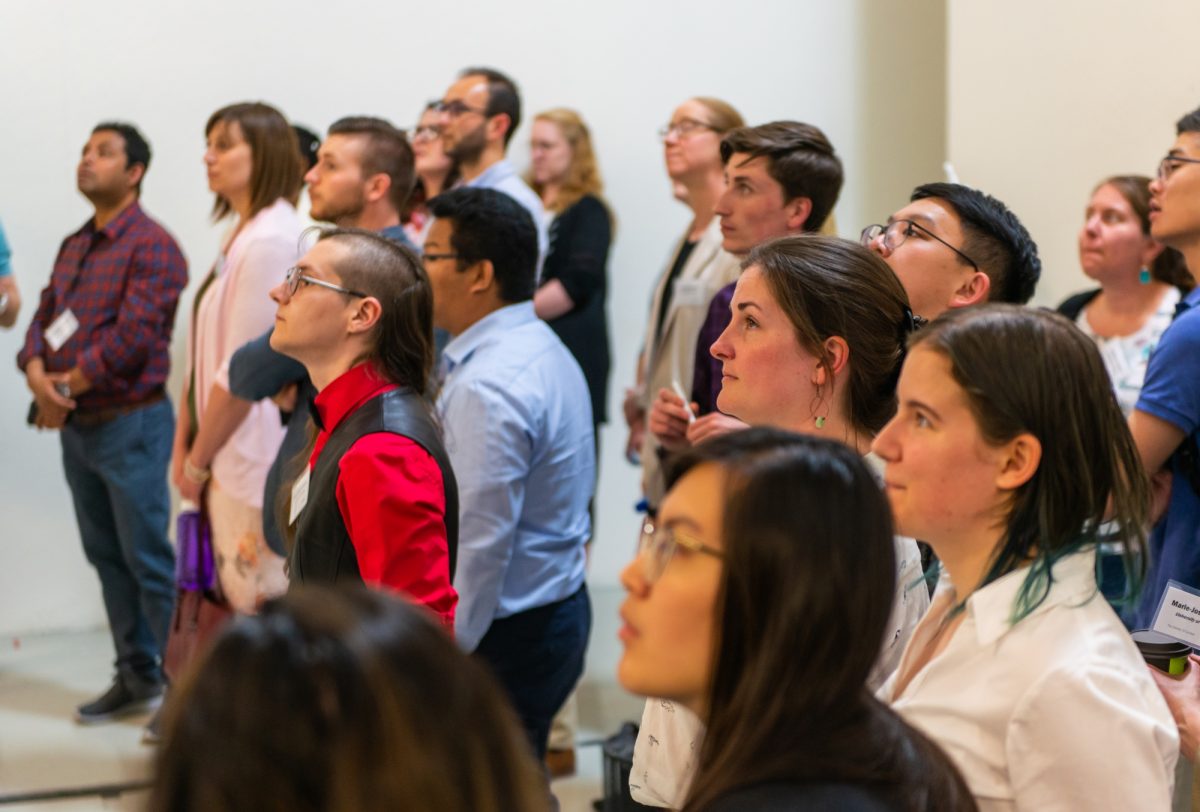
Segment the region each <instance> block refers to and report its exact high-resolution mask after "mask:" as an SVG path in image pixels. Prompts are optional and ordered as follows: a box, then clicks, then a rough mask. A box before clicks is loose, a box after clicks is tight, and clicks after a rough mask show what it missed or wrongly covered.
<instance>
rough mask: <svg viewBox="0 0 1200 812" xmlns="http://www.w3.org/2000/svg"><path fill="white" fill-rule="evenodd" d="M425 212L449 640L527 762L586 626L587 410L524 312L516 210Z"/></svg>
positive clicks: (526, 251)
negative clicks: (484, 679) (446, 515)
mask: <svg viewBox="0 0 1200 812" xmlns="http://www.w3.org/2000/svg"><path fill="white" fill-rule="evenodd" d="M430 208H431V210H432V212H433V215H434V216H435V217H436V218H437V219H436V220H434V222H433V226H432V227H431V228H430V231H429V236H428V238H427V239H426V241H425V257H424V259H425V268H426V270H427V272H428V273H429V281H430V285H431V286H432V288H433V322H434V325H435V326H438V327H442V328H444V329H446V330H448V331H449V332H450V334H451V335H452V336H453V339H452V340H451V341H450V343H449V344H447V345H446V349H445V351H444V353H443V364H442V368H443V372H444V378H443V384H442V389H441V393H440V394H439V396H438V401H437V408H438V413H439V415H440V417H441V421H442V426H443V428H444V431H445V443H446V451H447V452H448V454H449V456H450V462H451V464H452V465H453V466H454V472H455V474H456V476H457V478H458V491H459V503H460V505H461V516H462V520H461V522H460V525H459V552H458V571H457V576H456V579H455V588H456V589H457V590H458V593H459V604H458V610H457V615H456V618H455V629H456V631H457V636H458V642H459V644H460V645H461V646H462V647H463V648H464V649H465V650H467V651H473V652H475V654H476V655H478V656H479V657H480V658H482V659H483V660H485V661H486V662H487V663H488V664H489V665H490V666H491V667H492V669H493V671H494V672H495V673H496V675H497V676H498V677H499V679H500V681H501V682H502V683H503V684H504V686H505V688H506V689H507V690H508V692H509V694H510V696H511V697H512V700H513V703H514V705H515V707H516V709H517V713H518V715H519V716H520V718H521V721H522V723H523V724H524V726H525V729H526V731H527V733H528V734H529V738H530V742H531V743H532V744H533V746H534V748H535V750H536V751H537V753H538V755H539V757H541V756H544V755H545V750H546V738H547V735H548V733H549V729H550V720H551V718H552V717H553V716H554V714H555V712H556V711H557V710H558V709H559V707H560V706H561V705H562V703H563V700H564V699H566V697H567V695H568V694H569V693H570V691H571V689H572V688H573V687H574V686H575V682H576V681H577V680H578V678H579V675H580V674H581V673H582V671H583V655H584V650H585V649H586V647H587V639H588V634H589V630H590V627H591V608H590V606H589V603H588V597H587V590H586V588H585V587H584V563H585V554H584V544H585V543H586V542H587V540H588V538H589V537H590V534H591V521H590V518H589V516H588V501H589V499H590V497H591V494H592V487H593V482H594V480H595V476H596V466H595V453H594V450H593V440H592V422H591V421H592V416H591V411H592V410H591V399H590V395H589V394H588V388H587V383H586V381H585V380H584V377H583V372H582V371H581V370H580V369H579V364H578V363H576V361H575V359H574V357H573V356H572V355H571V353H570V351H569V350H567V348H566V347H565V346H564V345H563V343H562V341H560V340H559V338H558V337H557V336H556V335H555V334H554V331H552V330H551V329H550V328H549V327H547V326H546V324H545V323H544V322H542V321H541V320H540V319H539V318H538V317H537V315H536V314H535V313H534V311H533V302H532V297H533V291H534V289H535V286H536V285H535V267H536V263H537V241H536V236H535V232H534V227H533V222H532V220H531V218H530V216H529V214H528V212H526V211H525V210H524V209H522V208H521V207H520V206H519V205H518V204H517V203H516V202H515V201H514V200H513V199H512V198H511V197H509V196H507V195H505V194H502V193H501V192H498V191H496V190H493V189H469V188H459V189H454V190H451V191H449V192H445V193H443V194H441V195H439V196H438V197H436V198H434V199H433V200H432V201H431V203H430Z"/></svg>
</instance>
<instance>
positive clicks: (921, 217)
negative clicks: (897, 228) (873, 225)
mask: <svg viewBox="0 0 1200 812" xmlns="http://www.w3.org/2000/svg"><path fill="white" fill-rule="evenodd" d="M897 220H913V221H914V222H918V223H928V224H929V225H931V226H936V225H937V221H936V220H934V219H933V218H932V217H930V216H929V215H928V214H919V213H918V214H910V215H908V216H907V217H896V216H895V215H892V216H890V217H888V219H887V221H888V225H891V224H892V223H894V222H896V221H897Z"/></svg>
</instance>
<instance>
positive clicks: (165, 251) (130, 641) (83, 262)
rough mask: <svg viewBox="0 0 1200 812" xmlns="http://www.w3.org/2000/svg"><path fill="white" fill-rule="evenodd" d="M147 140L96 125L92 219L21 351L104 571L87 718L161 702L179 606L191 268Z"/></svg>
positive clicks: (87, 172)
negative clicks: (171, 470)
mask: <svg viewBox="0 0 1200 812" xmlns="http://www.w3.org/2000/svg"><path fill="white" fill-rule="evenodd" d="M149 163H150V147H149V145H148V144H147V143H146V141H145V139H144V138H143V137H142V135H141V133H139V132H138V131H137V130H136V129H134V128H133V127H132V126H130V125H128V124H120V123H113V122H108V123H103V124H100V125H98V126H97V127H96V128H95V129H94V130H93V131H92V134H91V137H90V138H89V139H88V142H87V144H86V145H85V146H84V148H83V155H82V157H81V158H80V161H79V167H78V170H77V176H76V180H77V185H78V187H79V191H80V192H81V193H82V194H83V196H84V197H86V198H87V199H88V201H89V202H91V204H92V206H93V207H94V209H95V215H94V216H93V217H92V218H91V219H89V220H88V221H87V222H86V223H85V224H84V225H83V227H82V228H80V229H79V230H78V231H76V232H75V233H74V234H71V235H70V236H68V237H67V238H66V239H65V240H63V243H62V247H61V248H60V249H59V252H58V258H57V259H56V260H55V262H54V272H53V274H52V275H51V277H50V284H49V285H47V286H46V288H45V289H44V290H43V291H42V294H41V299H40V301H39V303H38V308H37V312H36V313H34V316H33V321H32V322H31V323H30V325H29V332H28V333H27V334H26V336H25V345H24V347H22V349H21V351H20V352H19V353H18V354H17V365H18V366H19V367H20V368H21V370H22V371H24V373H25V378H26V381H27V382H28V384H29V391H30V392H32V393H33V401H34V402H33V405H32V406H31V408H30V422H31V423H33V424H35V425H36V426H37V427H38V428H39V429H58V430H60V437H61V440H62V457H63V467H64V469H65V470H66V476H67V484H68V485H69V486H70V488H71V495H72V497H73V499H74V502H75V517H76V519H77V521H78V522H79V533H80V536H81V538H82V541H83V550H84V553H85V554H86V556H87V559H88V561H89V562H90V563H91V565H92V566H93V567H95V568H96V571H97V573H98V574H99V576H100V586H101V590H102V592H103V595H104V607H105V610H106V612H107V613H108V623H109V627H110V629H111V632H112V637H113V645H114V648H115V649H116V669H117V674H116V677H115V679H114V681H113V684H112V686H111V687H110V688H109V689H108V690H107V691H106V692H105V693H103V694H102V695H100V696H99V697H97V698H96V699H94V700H92V701H90V702H87V703H85V704H83V705H81V706H79V708H78V709H77V710H76V719H77V720H78V721H79V722H81V723H94V722H103V721H107V720H109V719H113V718H116V717H118V716H123V715H126V714H129V713H135V712H138V711H141V710H145V709H148V708H150V707H153V706H154V705H156V704H157V703H158V701H159V700H160V698H161V696H162V682H163V677H162V665H161V660H162V654H163V651H164V647H165V645H166V639H167V629H168V627H169V625H170V620H171V610H172V608H173V601H174V594H175V589H174V551H173V549H172V547H171V544H170V542H169V541H168V540H167V523H168V520H169V515H170V501H169V495H168V492H167V464H168V462H169V460H170V455H171V439H172V434H173V431H174V419H173V417H172V413H171V404H170V402H169V401H168V400H167V397H166V393H165V391H164V388H163V385H164V383H165V382H166V378H167V372H168V369H169V364H170V359H169V355H168V348H169V345H170V341H171V328H172V326H173V324H174V321H175V306H176V305H177V304H178V302H179V294H180V292H181V291H182V290H183V288H184V286H185V285H186V284H187V264H186V262H185V261H184V258H183V254H182V253H181V252H180V250H179V246H178V245H176V243H175V240H174V239H173V238H172V237H171V235H170V234H168V233H167V232H166V231H165V230H164V229H163V228H162V226H160V225H159V224H158V223H156V222H154V221H153V220H151V219H150V218H149V217H147V216H146V215H145V214H144V213H143V212H142V209H141V207H140V206H139V205H138V197H139V194H140V192H141V182H142V178H143V176H144V175H145V173H146V168H147V166H149Z"/></svg>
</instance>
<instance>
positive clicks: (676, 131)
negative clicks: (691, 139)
mask: <svg viewBox="0 0 1200 812" xmlns="http://www.w3.org/2000/svg"><path fill="white" fill-rule="evenodd" d="M701 130H712V131H713V132H715V133H719V132H721V131H720V130H719V129H717V128H716V127H714V126H713V125H711V124H707V123H705V122H703V121H697V120H696V119H694V118H681V119H679V121H675V122H672V123H671V124H668V125H667V126H665V127H659V128H658V137H659V138H662V139H667V138H670V137H671V136H672V135H675V136H677V137H679V138H687V137H688V136H689V135H691V134H692V133H697V132H700V131H701Z"/></svg>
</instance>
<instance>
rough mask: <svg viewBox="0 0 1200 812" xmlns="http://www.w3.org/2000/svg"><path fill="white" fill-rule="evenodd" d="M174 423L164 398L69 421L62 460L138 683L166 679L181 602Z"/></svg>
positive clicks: (113, 627)
mask: <svg viewBox="0 0 1200 812" xmlns="http://www.w3.org/2000/svg"><path fill="white" fill-rule="evenodd" d="M174 431H175V420H174V418H173V417H172V412H171V404H170V403H169V402H168V401H166V400H162V401H159V402H158V403H155V404H153V405H150V406H146V407H144V408H141V409H137V410H135V411H132V412H129V413H128V414H124V415H121V416H120V417H117V418H115V419H113V420H111V421H109V422H107V423H103V424H101V425H98V426H86V427H85V426H77V425H75V424H74V423H71V422H68V423H67V425H65V426H64V427H63V429H62V432H61V435H62V458H63V468H64V469H65V470H66V474H67V484H68V485H69V486H70V487H71V496H72V498H73V499H74V502H75V518H76V519H77V520H78V522H79V535H80V537H81V538H82V540H83V552H84V554H85V555H86V556H87V560H88V562H89V563H91V565H92V566H93V567H95V568H96V573H97V574H98V575H99V576H100V590H101V592H102V594H103V595H104V609H105V611H106V612H107V613H108V626H109V630H110V631H111V632H112V638H113V647H114V648H115V649H116V654H117V663H116V665H117V674H118V675H119V676H120V677H121V679H122V680H124V681H125V682H126V685H127V686H128V687H130V688H131V689H134V690H136V689H137V688H139V687H141V686H143V685H145V684H149V685H154V684H157V683H159V682H160V681H161V680H162V671H161V670H160V659H161V657H162V653H163V651H164V650H165V648H166V644H167V628H168V627H169V626H170V623H171V610H172V608H173V607H174V605H175V548H174V547H173V546H172V545H171V542H170V541H168V540H167V523H168V520H169V517H170V513H171V503H170V494H169V493H168V492H167V465H168V463H169V462H170V459H171V438H172V435H173V434H174Z"/></svg>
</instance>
